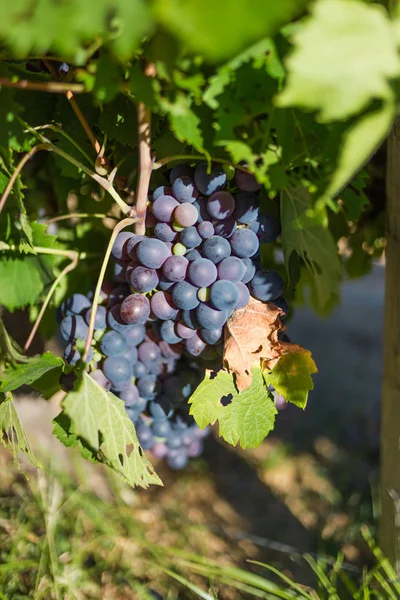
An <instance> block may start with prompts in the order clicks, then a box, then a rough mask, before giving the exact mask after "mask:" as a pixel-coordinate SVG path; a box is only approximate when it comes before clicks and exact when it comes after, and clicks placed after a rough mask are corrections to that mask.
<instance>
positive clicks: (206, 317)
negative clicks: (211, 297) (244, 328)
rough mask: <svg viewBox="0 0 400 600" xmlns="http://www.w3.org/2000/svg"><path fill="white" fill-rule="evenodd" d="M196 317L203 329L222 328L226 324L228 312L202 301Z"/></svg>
mask: <svg viewBox="0 0 400 600" xmlns="http://www.w3.org/2000/svg"><path fill="white" fill-rule="evenodd" d="M196 317H197V320H198V322H199V324H200V327H202V328H203V329H220V328H221V327H223V325H225V322H226V319H227V317H228V313H227V311H225V310H218V309H216V308H213V307H212V306H210V305H209V304H206V303H205V302H202V303H201V304H200V306H198V307H197V309H196Z"/></svg>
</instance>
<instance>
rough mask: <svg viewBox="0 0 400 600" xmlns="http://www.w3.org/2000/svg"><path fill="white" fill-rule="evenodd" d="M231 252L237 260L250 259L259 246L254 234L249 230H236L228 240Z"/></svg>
mask: <svg viewBox="0 0 400 600" xmlns="http://www.w3.org/2000/svg"><path fill="white" fill-rule="evenodd" d="M229 242H230V244H231V247H232V251H233V253H234V254H236V256H239V258H250V256H254V254H256V253H257V251H258V248H259V246H260V244H259V241H258V238H257V236H256V234H255V233H254V232H253V231H251V229H238V230H237V231H235V233H234V234H233V236H232V237H231V238H230V240H229Z"/></svg>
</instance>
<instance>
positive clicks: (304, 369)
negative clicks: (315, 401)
mask: <svg viewBox="0 0 400 600" xmlns="http://www.w3.org/2000/svg"><path fill="white" fill-rule="evenodd" d="M317 372H318V369H317V366H316V364H315V362H314V361H313V359H312V357H311V353H310V352H308V351H303V352H290V353H288V354H283V355H282V356H281V357H280V359H279V360H278V362H277V363H276V365H275V367H274V368H273V369H272V371H264V373H263V374H264V379H265V383H266V384H267V385H273V386H274V388H275V390H276V391H277V392H278V394H280V395H281V396H283V397H284V398H285V400H286V402H292V403H293V404H296V406H298V407H299V408H305V407H306V405H307V399H308V392H309V391H310V390H312V389H313V388H314V383H313V380H312V378H311V375H313V374H314V373H317Z"/></svg>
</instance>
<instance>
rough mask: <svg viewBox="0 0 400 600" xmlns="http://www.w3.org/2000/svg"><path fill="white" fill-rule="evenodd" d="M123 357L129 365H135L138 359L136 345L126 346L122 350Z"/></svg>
mask: <svg viewBox="0 0 400 600" xmlns="http://www.w3.org/2000/svg"><path fill="white" fill-rule="evenodd" d="M124 357H125V358H126V360H127V361H129V364H130V365H132V366H133V365H135V364H136V363H137V359H138V351H137V348H136V346H128V347H127V349H126V350H125V352H124Z"/></svg>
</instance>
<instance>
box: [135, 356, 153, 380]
mask: <svg viewBox="0 0 400 600" xmlns="http://www.w3.org/2000/svg"><path fill="white" fill-rule="evenodd" d="M145 375H149V370H148V368H147V367H146V365H144V364H143V363H142V361H140V360H138V361H137V363H136V364H135V366H134V367H133V376H134V377H144V376H145Z"/></svg>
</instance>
